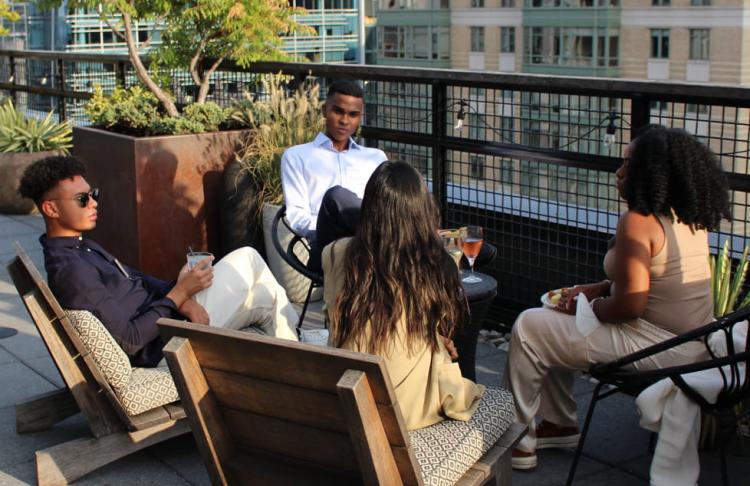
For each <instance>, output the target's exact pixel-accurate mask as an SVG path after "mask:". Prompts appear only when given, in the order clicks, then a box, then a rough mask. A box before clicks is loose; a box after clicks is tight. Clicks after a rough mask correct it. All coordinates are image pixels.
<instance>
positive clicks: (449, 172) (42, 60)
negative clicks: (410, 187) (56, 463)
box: [0, 51, 750, 486]
mask: <svg viewBox="0 0 750 486" xmlns="http://www.w3.org/2000/svg"><path fill="white" fill-rule="evenodd" d="M278 71H283V72H285V73H288V74H290V75H291V76H294V77H295V79H296V80H297V82H302V81H304V80H305V79H308V78H309V79H316V80H318V81H319V82H321V83H322V84H325V83H326V82H327V81H328V80H330V79H332V78H341V77H346V78H353V79H359V80H362V81H363V82H364V84H365V86H366V93H367V95H366V96H367V114H366V122H365V124H364V126H363V129H362V136H363V137H364V138H365V139H366V142H367V144H369V145H371V146H379V147H381V148H382V149H384V150H385V151H386V152H387V153H388V154H389V157H390V158H392V159H402V160H406V161H408V162H410V163H412V164H413V165H415V166H416V167H418V168H419V169H420V170H421V171H422V172H423V174H425V176H426V177H427V179H428V181H429V183H430V184H431V188H432V190H433V192H434V193H435V195H436V196H437V198H438V200H439V201H440V203H441V210H442V213H443V219H444V222H445V225H446V226H457V225H463V224H468V223H475V224H480V225H482V226H484V227H485V228H486V230H487V234H486V238H487V240H489V241H493V242H494V243H495V244H496V245H497V246H498V248H499V250H500V252H499V256H498V260H497V261H496V263H495V266H494V267H493V268H491V269H489V271H488V273H492V274H493V276H495V277H496V278H497V280H498V282H499V297H498V298H497V299H496V302H495V305H494V308H493V312H491V313H490V315H489V317H488V320H487V321H486V322H485V324H486V326H488V327H499V328H501V329H506V328H507V325H508V324H511V323H512V320H513V318H514V317H515V315H516V314H517V312H518V311H519V310H520V309H523V308H526V307H530V306H535V305H538V298H539V295H540V294H541V293H542V292H543V291H545V290H547V289H550V288H557V287H559V286H562V285H570V284H572V283H576V282H583V281H588V280H593V279H598V278H601V277H602V270H601V259H602V256H603V253H604V251H605V249H606V242H607V240H608V239H609V238H610V236H611V234H612V233H613V231H614V221H615V220H616V217H617V214H618V213H619V211H620V210H621V209H622V207H621V206H620V203H619V202H618V201H617V198H616V195H615V192H614V189H613V187H614V185H613V172H614V170H615V169H616V168H617V166H618V165H619V163H620V160H621V159H620V156H621V153H622V148H623V147H624V146H625V145H626V144H627V143H628V142H629V141H630V139H631V138H632V135H633V133H634V132H635V131H636V130H637V128H638V127H640V126H644V125H646V124H648V123H661V124H665V125H669V126H676V127H682V128H685V129H686V130H688V131H691V132H693V133H695V134H697V135H698V136H700V137H702V138H703V139H704V140H705V141H706V143H708V144H709V145H710V146H711V147H712V148H713V149H714V151H716V152H717V153H719V154H721V159H722V163H723V164H724V167H725V169H726V170H727V172H728V174H729V177H730V183H731V187H732V204H733V213H734V217H735V221H734V222H733V223H731V224H727V225H726V226H725V227H723V228H722V230H721V231H720V232H718V233H715V234H713V235H712V246H713V248H714V249H715V248H717V247H718V246H719V243H720V241H721V240H723V239H725V238H731V239H732V242H733V248H734V250H735V251H741V249H742V247H743V246H744V243H745V241H746V240H747V236H748V227H747V225H748V222H750V217H749V215H748V210H747V208H748V206H747V201H748V199H747V193H748V192H749V191H750V175H749V167H748V148H750V130H749V128H750V90H748V89H744V88H737V87H719V86H705V85H701V86H699V85H688V84H670V83H655V82H631V81H623V80H607V79H579V78H558V77H555V78H552V77H547V76H533V75H505V74H503V75H501V74H491V73H476V72H459V71H449V70H419V69H400V68H382V67H371V66H364V67H363V66H347V67H339V66H327V65H312V64H311V65H306V64H305V65H301V64H278V63H263V64H258V65H255V66H253V67H252V68H251V69H249V70H241V69H239V68H237V67H236V66H231V65H226V66H224V70H223V71H222V72H221V73H220V76H219V77H218V78H217V82H216V83H215V85H214V88H213V94H212V95H211V96H212V98H213V99H214V100H215V101H217V102H220V103H228V102H229V101H230V100H231V99H233V98H235V97H237V96H240V94H241V93H242V92H243V91H246V90H247V91H250V92H251V93H254V94H255V95H256V96H263V93H262V92H261V91H260V90H259V83H258V80H259V78H260V77H261V76H262V75H264V73H274V72H278ZM177 74H179V73H177ZM174 79H176V80H179V79H181V78H180V77H179V76H178V75H175V77H174ZM93 83H101V84H103V85H104V86H105V87H107V88H108V89H111V88H112V87H113V86H114V85H115V83H119V84H121V85H130V84H132V83H134V77H133V75H132V71H131V70H130V67H129V66H128V64H127V59H126V58H123V57H117V56H98V55H78V54H75V55H72V54H61V53H40V52H37V53H34V52H20V51H0V95H11V96H14V97H15V98H16V100H17V102H19V106H22V107H23V108H24V109H26V110H27V111H29V112H35V113H40V112H44V111H49V110H50V109H52V110H54V111H55V113H57V115H58V116H59V117H60V118H70V119H72V120H74V122H75V123H85V121H86V120H85V118H84V117H83V116H82V111H81V109H80V108H81V102H82V101H83V100H85V99H87V98H88V97H89V96H90V91H91V89H92V84H93ZM181 83H182V82H181V81H175V86H174V91H175V92H176V93H177V94H178V97H180V99H181V100H182V101H187V100H188V97H189V96H190V89H189V88H190V86H188V85H186V84H181ZM459 120H461V122H462V123H461V124H460V125H463V126H461V127H459V123H458V121H459ZM610 132H612V133H610ZM606 135H613V136H614V137H606ZM605 138H607V139H609V142H611V143H604V141H605ZM42 230H43V225H42V222H41V219H40V218H39V217H38V216H0V260H3V261H4V262H5V261H8V260H9V259H10V258H11V257H12V255H13V253H12V247H11V242H12V241H13V240H18V241H20V242H21V244H22V245H23V246H24V247H25V248H26V249H27V250H28V251H29V253H30V254H31V256H32V258H33V260H34V261H35V262H36V264H37V266H38V267H39V268H40V269H41V268H43V265H42V254H41V250H40V248H39V245H38V242H37V237H38V235H39V234H40V233H41V231H42ZM485 271H487V270H485ZM0 291H1V292H0V326H6V327H12V328H15V329H17V330H18V331H19V332H18V334H17V335H16V336H13V337H10V338H7V339H2V340H0V384H2V387H3V393H2V394H0V484H26V483H33V482H34V480H35V473H34V464H33V452H34V451H35V450H38V449H40V448H42V447H45V446H49V445H52V444H55V443H59V442H63V441H65V440H68V439H70V438H72V437H75V436H78V435H80V434H81V432H82V431H83V430H85V426H84V424H83V421H82V420H81V419H80V418H76V417H73V418H71V419H68V420H67V421H65V422H63V423H61V424H60V425H58V426H56V427H54V428H53V429H51V430H50V431H47V432H41V433H36V434H29V435H24V436H21V435H17V434H16V433H15V427H14V409H13V404H14V403H15V402H17V401H18V400H22V399H25V398H28V397H31V396H33V395H35V394H38V393H41V392H44V391H49V390H52V389H53V388H55V387H60V386H62V382H61V379H60V377H59V376H58V375H57V372H56V371H55V368H54V365H53V364H52V361H51V359H50V358H49V355H48V353H47V350H46V349H45V347H44V345H43V343H42V341H41V340H40V338H39V337H38V335H37V332H36V329H35V328H34V326H33V324H32V323H31V321H30V320H29V318H28V316H27V315H26V311H25V309H24V307H23V305H22V303H21V301H20V299H19V297H18V295H17V294H16V291H15V289H14V287H13V285H12V284H11V283H10V279H9V276H8V274H7V272H5V270H4V268H3V269H0ZM313 321H314V315H313V316H311V319H310V323H309V324H308V325H311V326H312V325H314V322H313ZM505 355H506V353H505V351H503V350H502V349H498V348H497V347H496V346H494V345H493V344H491V343H488V342H482V343H480V345H479V349H478V352H477V356H478V360H477V370H478V377H479V381H480V382H482V383H485V384H490V385H499V384H500V380H501V377H502V373H503V367H504V362H505ZM591 390H592V385H591V384H590V383H589V382H588V381H587V380H585V379H583V378H582V379H580V380H578V382H577V399H578V401H579V405H580V407H579V413H581V414H583V413H584V412H585V405H586V404H587V403H588V400H589V397H590V394H591ZM592 427H593V429H592V431H591V433H590V436H589V439H588V440H587V444H586V449H585V451H584V456H585V457H584V459H583V461H582V463H581V465H580V466H579V471H578V474H577V482H576V484H581V485H599V484H607V485H608V486H615V485H618V484H646V483H647V477H648V467H649V463H650V454H649V452H648V443H649V437H648V433H647V432H646V431H644V430H642V429H641V428H640V427H638V417H637V415H636V411H635V406H634V403H633V400H632V399H630V398H628V397H624V396H619V395H616V396H614V397H612V398H609V399H607V400H605V401H604V402H602V404H601V405H600V406H599V407H598V408H597V413H596V415H595V417H594V422H593V426H592ZM571 458H572V453H569V452H565V451H541V453H540V466H539V467H538V468H537V469H536V470H535V471H533V472H526V473H518V472H516V473H514V475H513V482H514V484H520V485H525V484H530V485H531V484H533V485H557V484H563V483H564V481H565V477H566V475H567V470H568V467H569V464H570V461H571ZM729 460H730V477H731V478H732V479H733V484H742V483H743V482H744V480H743V479H742V478H743V477H747V476H746V475H747V474H748V473H750V461H748V460H747V456H746V455H745V453H744V452H743V450H742V448H741V447H740V446H739V445H738V444H733V445H732V447H731V449H730V454H729ZM701 463H702V476H701V481H700V484H702V485H712V484H718V483H719V479H718V478H719V467H718V455H717V454H716V453H715V452H711V451H709V452H704V453H703V454H702V455H701ZM135 481H138V482H141V483H145V484H207V483H208V476H207V475H206V473H205V470H204V468H203V464H202V462H201V459H200V456H199V454H198V452H197V449H196V448H195V446H194V444H193V443H192V439H190V438H187V437H183V438H178V439H174V440H171V441H169V442H167V443H163V444H160V445H157V446H154V447H151V448H149V449H147V450H145V451H144V452H141V453H138V454H134V455H132V456H130V457H128V458H126V459H123V460H121V461H118V462H115V463H113V464H111V465H109V466H107V467H105V468H103V469H101V470H99V471H97V472H96V473H94V474H92V475H90V476H88V477H86V478H84V479H83V480H82V481H80V484H104V483H107V484H124V483H126V482H135Z"/></svg>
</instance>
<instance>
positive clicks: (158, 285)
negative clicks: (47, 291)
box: [39, 235, 183, 366]
mask: <svg viewBox="0 0 750 486" xmlns="http://www.w3.org/2000/svg"><path fill="white" fill-rule="evenodd" d="M39 242H40V243H41V244H42V247H43V248H44V267H45V268H46V270H47V281H48V282H49V286H50V288H51V289H52V292H53V293H54V294H55V297H57V300H58V301H59V302H60V305H62V307H63V308H65V309H77V310H87V311H90V312H91V313H93V314H94V315H95V316H96V317H98V318H99V320H100V321H102V323H103V324H104V326H105V327H106V328H107V329H108V330H109V332H110V334H112V337H114V338H115V341H117V343H118V344H119V345H120V347H122V349H123V350H124V351H125V353H126V354H127V355H128V356H129V357H130V361H131V363H132V364H133V366H155V365H156V364H157V363H158V362H159V361H160V360H161V359H162V358H163V354H162V347H164V342H163V341H162V339H161V337H159V331H158V329H157V327H156V321H157V319H159V318H160V317H171V318H174V319H183V316H182V315H181V314H180V313H179V312H178V311H177V307H176V306H175V303H174V302H173V301H172V299H169V298H167V297H165V296H166V295H167V293H168V292H169V291H170V290H171V289H172V287H173V286H174V282H164V281H163V280H159V279H157V278H154V277H151V276H148V275H144V274H143V273H141V272H139V271H138V270H135V269H133V268H130V267H127V266H125V265H123V264H121V263H120V262H119V261H117V259H116V258H115V257H113V256H112V255H111V254H109V253H108V252H107V251H106V250H104V248H102V247H101V246H100V245H99V244H98V243H96V242H94V241H92V240H89V239H86V238H83V237H53V238H49V237H47V235H42V236H41V237H40V238H39Z"/></svg>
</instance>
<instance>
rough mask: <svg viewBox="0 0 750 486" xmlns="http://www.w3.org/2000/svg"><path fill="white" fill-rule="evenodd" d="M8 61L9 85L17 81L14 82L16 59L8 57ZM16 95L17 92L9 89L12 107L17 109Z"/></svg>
mask: <svg viewBox="0 0 750 486" xmlns="http://www.w3.org/2000/svg"><path fill="white" fill-rule="evenodd" d="M8 61H9V62H10V83H11V84H16V83H17V82H18V81H16V58H15V57H14V56H10V57H9V58H8ZM17 95H18V91H16V90H15V89H13V88H11V89H10V97H11V98H12V99H13V106H15V107H18V98H16V96H17Z"/></svg>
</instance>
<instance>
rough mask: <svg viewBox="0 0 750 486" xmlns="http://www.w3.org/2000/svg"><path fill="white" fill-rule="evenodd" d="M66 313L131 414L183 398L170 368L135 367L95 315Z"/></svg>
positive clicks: (68, 311) (80, 311) (83, 312)
mask: <svg viewBox="0 0 750 486" xmlns="http://www.w3.org/2000/svg"><path fill="white" fill-rule="evenodd" d="M65 312H66V314H67V315H68V318H69V319H70V322H71V323H72V324H73V328H74V329H75V330H76V331H77V332H78V336H79V337H80V338H81V341H82V342H83V345H84V347H85V348H86V349H87V350H88V351H89V352H90V353H91V355H92V356H93V358H94V362H95V363H96V365H97V367H98V368H99V370H101V372H102V374H103V375H104V379H105V380H107V383H109V385H110V386H111V387H112V389H113V390H114V392H115V395H116V396H117V398H118V399H119V400H120V403H121V404H122V407H123V408H124V409H125V411H126V412H127V414H128V415H138V414H139V413H143V412H146V411H148V410H151V409H153V408H156V407H160V406H162V405H166V404H168V403H172V402H176V401H177V400H179V399H180V397H179V395H178V394H177V388H176V387H175V385H174V380H173V379H172V375H171V374H170V373H169V369H168V368H167V367H166V366H164V367H158V368H133V367H132V366H131V365H130V359H128V356H127V355H126V354H125V352H124V351H123V350H122V348H120V346H119V345H118V344H117V342H116V341H115V339H114V338H113V337H112V335H111V334H110V333H109V331H108V330H107V328H106V327H104V324H102V322H101V321H100V320H99V319H98V318H97V317H96V316H95V315H94V314H92V313H91V312H89V311H82V310H66V311H65Z"/></svg>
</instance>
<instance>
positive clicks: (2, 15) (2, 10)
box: [0, 0, 20, 35]
mask: <svg viewBox="0 0 750 486" xmlns="http://www.w3.org/2000/svg"><path fill="white" fill-rule="evenodd" d="M19 18H20V17H19V15H18V12H15V11H13V10H12V9H11V8H10V5H8V2H6V1H5V0H0V21H2V20H3V19H5V20H7V21H9V22H15V21H17V20H18V19H19ZM7 33H8V29H6V28H5V27H3V25H2V23H0V35H6V34H7Z"/></svg>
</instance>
